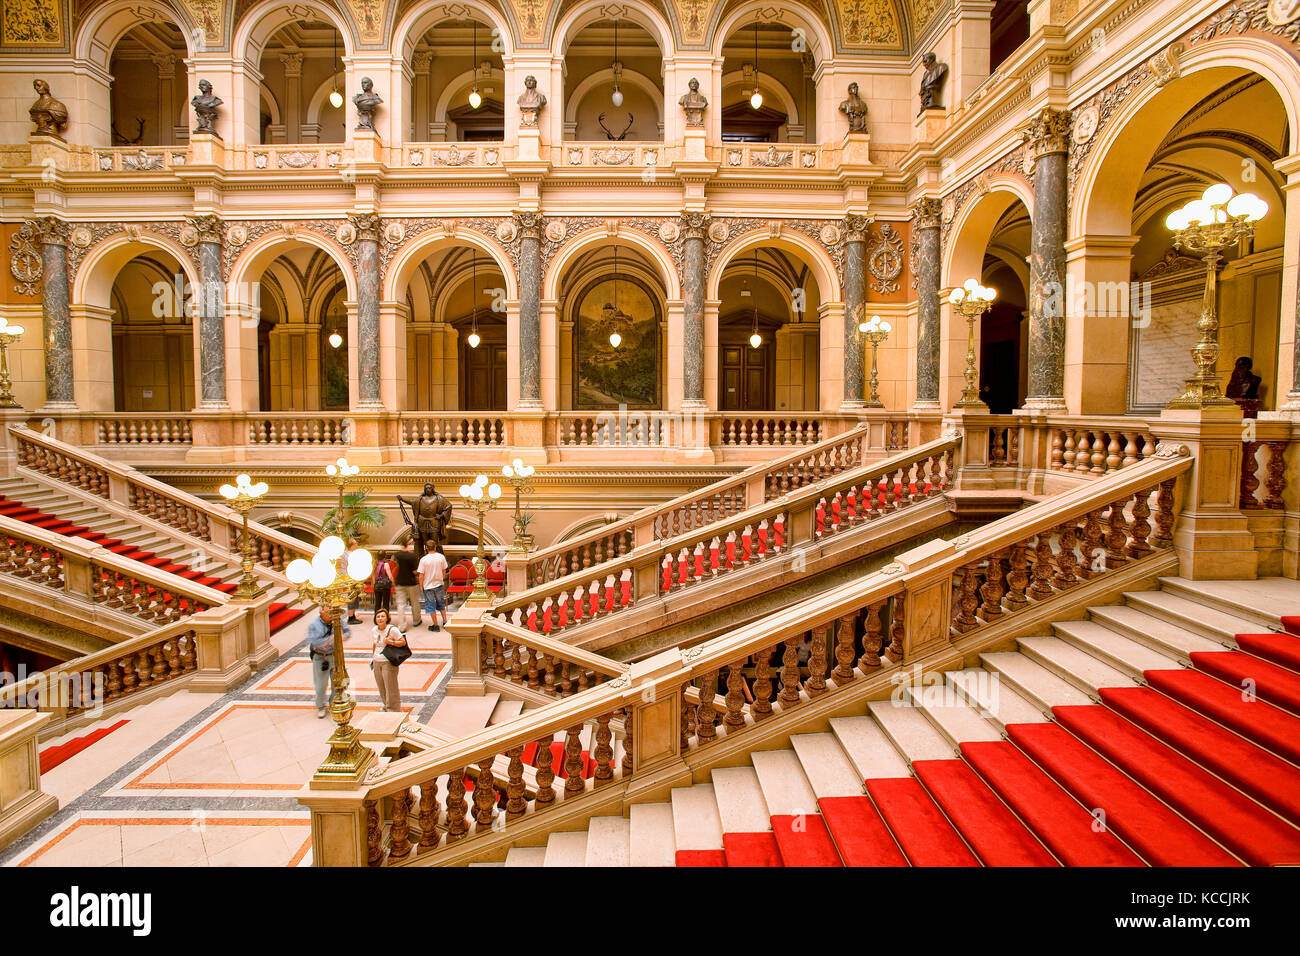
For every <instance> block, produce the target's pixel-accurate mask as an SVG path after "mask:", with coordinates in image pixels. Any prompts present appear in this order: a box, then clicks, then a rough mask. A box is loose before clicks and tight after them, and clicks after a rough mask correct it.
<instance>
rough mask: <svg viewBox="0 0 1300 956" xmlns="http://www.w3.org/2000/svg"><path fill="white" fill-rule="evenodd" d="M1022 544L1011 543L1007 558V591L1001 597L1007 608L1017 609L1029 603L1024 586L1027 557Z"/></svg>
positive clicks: (1026, 582)
mask: <svg viewBox="0 0 1300 956" xmlns="http://www.w3.org/2000/svg"><path fill="white" fill-rule="evenodd" d="M1026 550H1027V549H1026V547H1025V545H1023V544H1013V545H1012V546H1011V550H1010V552H1008V554H1009V557H1008V559H1007V593H1006V596H1005V597H1004V598H1003V599H1002V602H1003V604H1005V605H1006V607H1007V609H1008V610H1012V611H1014V610H1017V609H1019V608H1022V607H1024V606H1025V605H1026V604H1028V603H1029V599H1028V598H1027V597H1025V588H1026V587H1027V586H1028V585H1029V557H1028V555H1027V554H1026V553H1025V552H1026Z"/></svg>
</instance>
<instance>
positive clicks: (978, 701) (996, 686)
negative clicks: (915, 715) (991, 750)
mask: <svg viewBox="0 0 1300 956" xmlns="http://www.w3.org/2000/svg"><path fill="white" fill-rule="evenodd" d="M944 677H945V679H946V680H947V681H948V684H949V686H951V687H952V688H953V690H954V692H955V693H957V694H959V695H960V696H961V697H962V698H964V699H965V700H966V702H967V703H969V704H970V705H971V706H972V707H974V708H975V710H976V712H977V713H978V714H979V715H980V716H981V717H984V718H985V719H987V720H989V721H991V722H992V723H993V725H994V726H995V727H997V728H998V730H1000V731H1002V732H1003V733H1005V732H1006V729H1007V725H1008V724H1041V723H1044V722H1046V721H1048V720H1050V719H1051V718H1050V717H1049V716H1048V715H1047V714H1044V713H1043V712H1042V710H1040V709H1039V707H1038V706H1037V705H1036V704H1034V703H1032V702H1031V701H1029V700H1026V699H1025V698H1024V697H1021V696H1020V695H1019V694H1017V693H1016V692H1015V691H1014V690H1012V689H1011V687H1010V685H1009V684H1008V683H1007V682H1006V681H1004V680H1002V679H1001V675H999V674H998V673H997V672H996V671H991V670H987V669H985V668H983V667H971V668H967V669H966V670H961V671H948V672H947V673H945V674H944Z"/></svg>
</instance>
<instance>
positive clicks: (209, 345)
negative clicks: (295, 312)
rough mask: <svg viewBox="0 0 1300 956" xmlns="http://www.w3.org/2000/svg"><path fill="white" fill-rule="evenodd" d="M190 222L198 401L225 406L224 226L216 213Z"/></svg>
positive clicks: (209, 406)
mask: <svg viewBox="0 0 1300 956" xmlns="http://www.w3.org/2000/svg"><path fill="white" fill-rule="evenodd" d="M187 222H188V224H189V225H190V226H192V227H193V228H194V230H195V231H196V232H197V233H198V236H199V242H198V251H199V297H198V302H199V310H198V312H199V314H198V324H199V327H198V333H199V405H200V406H201V407H208V408H211V407H218V408H224V407H226V405H227V401H226V315H225V286H224V284H223V283H222V280H221V241H222V235H223V229H222V224H221V220H220V219H218V218H217V217H216V216H195V217H192V218H190V219H188V220H187Z"/></svg>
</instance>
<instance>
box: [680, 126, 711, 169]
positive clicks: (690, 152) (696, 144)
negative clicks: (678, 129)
mask: <svg viewBox="0 0 1300 956" xmlns="http://www.w3.org/2000/svg"><path fill="white" fill-rule="evenodd" d="M707 143H708V137H707V134H706V133H705V131H704V128H703V127H698V128H697V127H691V128H689V129H687V130H686V132H685V133H684V134H683V135H682V159H684V160H686V161H687V162H696V163H702V162H705V161H706V160H707V159H708V156H709V154H708V152H707V151H706V149H705V147H706V145H707Z"/></svg>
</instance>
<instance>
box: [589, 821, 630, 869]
mask: <svg viewBox="0 0 1300 956" xmlns="http://www.w3.org/2000/svg"><path fill="white" fill-rule="evenodd" d="M631 844H632V823H631V821H630V820H628V819H627V818H626V817H593V818H592V819H591V821H590V822H589V823H588V825H587V855H586V858H585V861H584V863H583V865H584V866H628V865H630V863H631Z"/></svg>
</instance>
